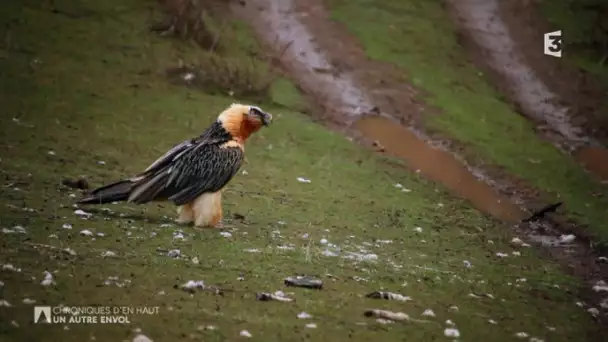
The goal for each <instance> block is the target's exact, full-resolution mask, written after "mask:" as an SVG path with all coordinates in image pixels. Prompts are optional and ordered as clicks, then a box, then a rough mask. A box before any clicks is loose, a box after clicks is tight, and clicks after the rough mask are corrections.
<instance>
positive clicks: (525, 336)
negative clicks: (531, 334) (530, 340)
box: [515, 332, 528, 338]
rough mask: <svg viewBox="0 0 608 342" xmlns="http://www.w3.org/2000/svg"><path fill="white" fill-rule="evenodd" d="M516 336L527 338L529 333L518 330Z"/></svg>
mask: <svg viewBox="0 0 608 342" xmlns="http://www.w3.org/2000/svg"><path fill="white" fill-rule="evenodd" d="M515 337H517V338H527V337H528V334H526V333H525V332H518V333H516V334H515Z"/></svg>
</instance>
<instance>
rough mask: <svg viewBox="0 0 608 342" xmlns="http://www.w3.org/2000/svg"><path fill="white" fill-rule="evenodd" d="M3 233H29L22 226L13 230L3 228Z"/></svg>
mask: <svg viewBox="0 0 608 342" xmlns="http://www.w3.org/2000/svg"><path fill="white" fill-rule="evenodd" d="M2 233H4V234H13V233H16V234H25V233H27V231H26V230H25V228H23V227H22V226H14V227H13V228H12V229H11V228H2Z"/></svg>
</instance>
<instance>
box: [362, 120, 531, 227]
mask: <svg viewBox="0 0 608 342" xmlns="http://www.w3.org/2000/svg"><path fill="white" fill-rule="evenodd" d="M354 127H355V128H356V129H357V130H358V131H359V132H361V133H362V134H364V135H365V136H366V137H369V138H370V139H374V140H377V141H378V142H379V143H380V144H382V146H383V147H384V148H385V149H386V151H387V152H388V153H389V154H392V155H394V156H396V157H399V158H402V159H405V160H406V161H407V162H408V165H410V166H411V168H413V169H415V170H420V172H421V173H422V174H424V175H425V176H426V177H428V178H430V179H432V180H433V181H435V182H438V183H441V184H443V185H445V186H446V187H448V188H449V189H450V190H452V191H453V192H456V193H457V194H459V195H461V196H463V197H465V198H467V199H468V200H469V201H470V202H471V203H472V204H473V205H474V206H475V207H476V208H477V209H479V210H481V211H483V212H486V213H489V214H491V215H492V216H494V217H497V218H499V219H501V220H503V221H507V222H512V223H516V222H518V221H520V220H521V219H522V218H524V214H523V212H522V211H521V210H520V208H519V207H518V206H517V205H515V204H514V203H512V202H511V201H510V199H508V198H506V197H503V196H500V195H499V194H498V193H496V192H495V191H494V189H493V188H492V187H491V186H490V185H488V184H487V183H485V182H483V181H481V180H479V179H478V178H477V177H475V176H474V175H473V174H472V173H471V171H469V169H468V168H467V167H466V166H465V165H463V164H462V162H460V161H459V160H458V159H456V158H455V157H454V156H453V155H452V154H451V153H449V152H446V151H444V150H441V149H438V148H434V147H432V146H430V145H429V144H428V143H426V142H425V141H423V140H421V139H420V138H418V137H417V136H416V135H415V134H414V133H413V132H411V131H410V130H408V129H407V128H405V127H403V126H401V125H397V124H395V123H393V122H391V121H390V120H388V119H385V118H382V117H379V116H366V117H363V118H361V119H359V120H358V121H357V122H356V123H355V124H354Z"/></svg>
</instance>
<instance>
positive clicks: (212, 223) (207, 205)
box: [192, 191, 222, 228]
mask: <svg viewBox="0 0 608 342" xmlns="http://www.w3.org/2000/svg"><path fill="white" fill-rule="evenodd" d="M192 211H193V212H194V225H195V226H197V227H201V228H202V227H211V228H221V227H222V192H221V191H218V192H215V193H206V194H202V195H200V196H199V197H197V198H196V199H195V200H194V202H193V204H192Z"/></svg>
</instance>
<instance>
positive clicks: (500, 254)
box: [496, 252, 509, 258]
mask: <svg viewBox="0 0 608 342" xmlns="http://www.w3.org/2000/svg"><path fill="white" fill-rule="evenodd" d="M496 256H497V257H499V258H506V257H508V256H509V254H507V253H502V252H498V253H496Z"/></svg>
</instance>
